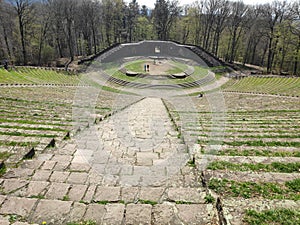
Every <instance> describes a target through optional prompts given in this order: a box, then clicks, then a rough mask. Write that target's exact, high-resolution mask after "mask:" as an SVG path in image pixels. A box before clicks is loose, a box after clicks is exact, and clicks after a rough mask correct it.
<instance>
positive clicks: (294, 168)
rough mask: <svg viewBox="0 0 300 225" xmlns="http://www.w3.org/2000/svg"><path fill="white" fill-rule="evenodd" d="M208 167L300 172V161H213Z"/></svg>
mask: <svg viewBox="0 0 300 225" xmlns="http://www.w3.org/2000/svg"><path fill="white" fill-rule="evenodd" d="M207 169H210V170H231V171H260V172H262V171H263V172H278V173H299V172H300V162H295V163H281V162H272V163H270V164H263V163H240V164H237V163H231V162H226V161H214V162H211V163H210V164H209V165H208V166H207Z"/></svg>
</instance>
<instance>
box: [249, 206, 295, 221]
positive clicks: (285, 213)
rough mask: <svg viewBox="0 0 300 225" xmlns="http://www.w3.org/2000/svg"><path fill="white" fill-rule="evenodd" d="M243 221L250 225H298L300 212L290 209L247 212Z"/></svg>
mask: <svg viewBox="0 0 300 225" xmlns="http://www.w3.org/2000/svg"><path fill="white" fill-rule="evenodd" d="M244 221H245V222H246V223H248V224H250V225H269V224H283V225H298V224H300V211H299V210H292V209H284V208H280V209H273V210H264V211H262V212H257V211H255V210H247V211H246V216H245V218H244Z"/></svg>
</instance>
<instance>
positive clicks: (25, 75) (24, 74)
mask: <svg viewBox="0 0 300 225" xmlns="http://www.w3.org/2000/svg"><path fill="white" fill-rule="evenodd" d="M79 81H80V76H77V75H69V74H67V73H65V72H58V71H52V70H45V69H31V68H17V69H12V70H10V71H7V70H5V69H2V68H0V83H4V84H48V83H51V84H70V85H74V84H75V85H76V84H78V83H79Z"/></svg>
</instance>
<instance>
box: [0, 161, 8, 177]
mask: <svg viewBox="0 0 300 225" xmlns="http://www.w3.org/2000/svg"><path fill="white" fill-rule="evenodd" d="M6 171H7V168H6V166H5V164H3V166H2V168H1V169H0V177H1V176H3V175H4V174H5V173H6Z"/></svg>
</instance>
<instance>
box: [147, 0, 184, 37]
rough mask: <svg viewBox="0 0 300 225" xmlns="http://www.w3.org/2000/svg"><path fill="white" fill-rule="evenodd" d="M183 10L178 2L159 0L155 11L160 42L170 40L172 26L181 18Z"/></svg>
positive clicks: (155, 21)
mask: <svg viewBox="0 0 300 225" xmlns="http://www.w3.org/2000/svg"><path fill="white" fill-rule="evenodd" d="M180 11H181V8H180V7H179V6H178V2H177V1H173V2H170V1H169V0H167V1H166V0H157V1H156V3H155V8H154V10H153V18H154V26H155V29H156V33H157V37H158V39H159V40H168V39H169V34H170V29H171V26H172V25H173V24H174V22H175V20H176V19H177V17H178V16H179V14H180Z"/></svg>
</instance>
